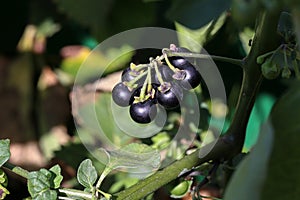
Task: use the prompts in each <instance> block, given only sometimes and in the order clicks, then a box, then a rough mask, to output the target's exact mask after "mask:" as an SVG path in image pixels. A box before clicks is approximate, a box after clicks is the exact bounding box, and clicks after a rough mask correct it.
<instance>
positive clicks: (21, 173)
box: [3, 162, 29, 179]
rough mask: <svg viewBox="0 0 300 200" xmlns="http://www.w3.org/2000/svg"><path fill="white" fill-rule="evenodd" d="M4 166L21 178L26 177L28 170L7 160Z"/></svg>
mask: <svg viewBox="0 0 300 200" xmlns="http://www.w3.org/2000/svg"><path fill="white" fill-rule="evenodd" d="M3 167H4V168H6V169H9V170H10V171H12V172H14V173H15V174H18V175H19V176H22V177H23V178H26V179H28V174H29V172H28V171H27V170H25V169H23V168H21V167H18V166H15V165H13V164H11V163H9V162H6V163H4V165H3Z"/></svg>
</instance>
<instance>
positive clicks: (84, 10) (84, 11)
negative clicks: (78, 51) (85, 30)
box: [55, 0, 114, 35]
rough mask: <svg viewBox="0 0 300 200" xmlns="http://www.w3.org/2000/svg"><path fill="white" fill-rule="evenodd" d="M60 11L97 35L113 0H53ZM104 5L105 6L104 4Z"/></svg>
mask: <svg viewBox="0 0 300 200" xmlns="http://www.w3.org/2000/svg"><path fill="white" fill-rule="evenodd" d="M55 2H56V3H57V6H58V8H59V9H60V11H61V12H64V13H66V14H67V15H68V16H69V17H71V18H73V19H75V20H76V21H78V22H79V23H80V24H82V25H85V26H88V27H90V28H91V30H92V32H93V34H95V35H99V34H100V30H101V29H102V28H103V27H105V25H106V20H107V17H106V16H107V15H108V14H109V12H110V10H111V8H112V6H113V3H114V0H77V1H76V2H74V1H72V0H55ZM104 5H105V6H104Z"/></svg>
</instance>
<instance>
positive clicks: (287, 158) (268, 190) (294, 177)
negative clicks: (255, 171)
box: [261, 81, 300, 200]
mask: <svg viewBox="0 0 300 200" xmlns="http://www.w3.org/2000/svg"><path fill="white" fill-rule="evenodd" d="M299 102H300V82H299V81H297V82H295V85H293V86H292V87H291V88H290V89H289V90H288V91H287V93H286V94H284V95H283V96H282V97H281V98H280V99H279V100H278V101H277V102H276V104H275V105H274V107H273V109H272V112H271V121H272V124H273V127H274V133H275V140H274V148H273V151H272V154H271V157H270V162H269V165H268V168H269V169H268V173H267V178H266V181H265V185H264V188H263V192H262V198H261V199H272V200H276V199H278V200H279V199H298V198H299V196H300V174H299V166H300V160H299V155H300V148H299V144H300V135H299V133H300V123H299V119H300V105H299Z"/></svg>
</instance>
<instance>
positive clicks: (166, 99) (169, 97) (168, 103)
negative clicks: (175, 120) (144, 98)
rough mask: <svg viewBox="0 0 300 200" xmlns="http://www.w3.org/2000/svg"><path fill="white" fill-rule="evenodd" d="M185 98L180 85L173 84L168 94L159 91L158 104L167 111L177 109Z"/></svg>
mask: <svg viewBox="0 0 300 200" xmlns="http://www.w3.org/2000/svg"><path fill="white" fill-rule="evenodd" d="M182 98H183V92H182V88H181V87H180V86H178V85H175V84H172V85H171V88H170V89H169V90H167V91H166V92H161V91H159V90H157V92H156V99H157V102H158V103H159V104H160V105H162V106H163V107H165V108H166V109H172V108H176V107H177V106H178V105H179V103H180V101H181V100H182Z"/></svg>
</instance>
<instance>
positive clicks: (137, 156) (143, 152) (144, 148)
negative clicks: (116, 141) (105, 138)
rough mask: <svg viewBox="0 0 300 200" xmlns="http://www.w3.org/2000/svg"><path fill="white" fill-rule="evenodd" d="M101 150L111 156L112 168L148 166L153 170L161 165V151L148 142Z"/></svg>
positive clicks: (110, 163) (110, 165)
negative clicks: (147, 143) (111, 149)
mask: <svg viewBox="0 0 300 200" xmlns="http://www.w3.org/2000/svg"><path fill="white" fill-rule="evenodd" d="M101 150H102V151H103V152H105V153H106V154H107V156H108V157H109V164H108V166H109V167H110V168H111V169H116V168H121V167H124V168H140V167H146V168H149V169H150V170H151V169H152V170H153V169H156V168H158V167H159V165H160V154H159V152H158V151H157V150H154V149H153V148H151V147H150V146H148V145H146V144H138V143H132V144H129V145H127V146H125V147H123V148H121V149H118V150H114V151H106V150H104V149H101Z"/></svg>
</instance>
